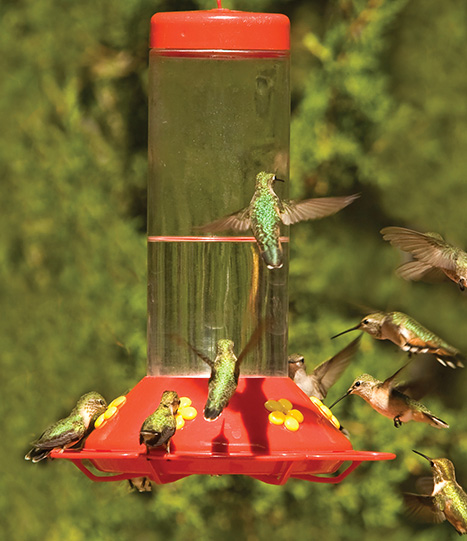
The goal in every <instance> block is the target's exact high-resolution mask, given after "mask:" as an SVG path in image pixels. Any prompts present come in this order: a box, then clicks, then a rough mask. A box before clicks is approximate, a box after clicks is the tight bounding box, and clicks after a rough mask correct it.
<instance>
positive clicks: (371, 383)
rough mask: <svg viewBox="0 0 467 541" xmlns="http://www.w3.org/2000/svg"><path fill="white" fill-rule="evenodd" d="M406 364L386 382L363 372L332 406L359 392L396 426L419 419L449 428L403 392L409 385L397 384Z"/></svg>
mask: <svg viewBox="0 0 467 541" xmlns="http://www.w3.org/2000/svg"><path fill="white" fill-rule="evenodd" d="M404 368H405V366H403V367H402V368H399V370H397V372H395V373H394V374H393V375H392V376H390V377H389V378H387V379H386V380H385V381H384V382H383V381H379V380H377V379H375V378H374V377H373V376H370V375H369V374H362V375H361V376H359V377H358V378H357V379H356V380H355V381H354V382H353V383H352V385H351V386H350V388H349V390H348V391H347V392H346V393H345V395H344V396H341V398H339V399H338V400H336V401H335V402H334V403H333V404H332V405H331V406H330V407H331V408H332V407H333V406H335V405H336V404H337V403H338V402H340V401H341V400H343V399H344V398H345V397H346V396H349V395H350V394H358V395H359V396H361V397H362V398H363V400H365V401H366V402H368V404H370V406H371V407H372V408H373V409H374V410H376V411H377V412H378V413H381V415H384V416H385V417H389V418H390V419H392V420H393V421H394V426H395V427H396V428H399V427H400V426H401V425H402V424H403V423H408V422H409V421H418V422H419V423H428V424H429V425H431V426H434V427H435V428H449V425H448V424H447V423H445V422H444V421H443V420H441V419H439V418H438V417H435V416H434V415H433V414H432V413H431V412H430V411H429V410H428V409H427V408H426V407H425V406H424V405H423V404H421V403H420V402H417V401H416V400H414V399H413V398H410V397H409V396H408V395H406V394H404V393H403V392H402V389H403V388H405V387H407V385H405V386H403V385H396V384H395V378H396V376H397V375H398V374H399V372H400V371H401V370H403V369H404Z"/></svg>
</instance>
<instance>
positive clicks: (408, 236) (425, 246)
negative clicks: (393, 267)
mask: <svg viewBox="0 0 467 541" xmlns="http://www.w3.org/2000/svg"><path fill="white" fill-rule="evenodd" d="M381 234H382V235H383V239H384V240H387V241H389V242H390V243H391V244H392V245H393V246H397V247H398V248H400V249H401V250H403V251H404V252H409V253H410V254H412V255H413V257H415V259H416V260H417V261H410V262H409V263H404V264H403V265H401V266H400V267H399V268H398V269H397V273H398V274H399V275H400V276H401V277H402V278H405V279H406V280H421V279H423V278H427V279H429V280H436V279H437V278H439V277H440V276H441V277H442V276H443V273H444V275H446V276H447V277H448V278H450V279H451V280H452V281H453V282H456V284H457V285H458V286H459V288H460V289H461V291H464V289H465V287H466V285H467V253H466V252H464V251H463V250H461V249H460V248H456V246H453V245H452V244H449V243H448V242H446V241H445V240H444V239H443V237H442V236H441V235H438V233H419V232H418V231H413V230H412V229H406V228H405V227H385V228H384V229H381Z"/></svg>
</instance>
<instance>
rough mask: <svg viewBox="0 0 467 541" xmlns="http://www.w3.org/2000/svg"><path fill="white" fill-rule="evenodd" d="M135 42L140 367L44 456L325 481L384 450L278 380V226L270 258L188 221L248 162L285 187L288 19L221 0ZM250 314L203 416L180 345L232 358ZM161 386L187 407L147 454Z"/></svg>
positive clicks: (115, 469) (130, 473)
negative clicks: (140, 159)
mask: <svg viewBox="0 0 467 541" xmlns="http://www.w3.org/2000/svg"><path fill="white" fill-rule="evenodd" d="M150 46H151V50H150V58H149V186H148V366H147V376H146V377H144V378H143V379H142V380H141V381H140V382H139V383H138V384H137V385H136V386H135V387H134V388H133V389H132V390H131V391H130V392H129V393H128V395H127V396H126V400H125V399H121V400H119V401H118V402H117V403H116V404H115V405H113V406H112V407H111V408H109V410H108V411H107V412H106V415H107V417H108V418H107V420H106V421H105V422H104V423H103V424H102V426H100V427H99V428H96V429H95V430H94V431H93V432H92V433H91V434H90V436H89V437H88V438H87V440H86V442H85V444H84V447H83V448H82V449H67V450H64V451H53V452H52V454H51V456H52V457H53V458H66V459H69V460H71V461H72V462H73V463H74V464H75V465H76V466H77V467H78V468H79V469H80V470H82V471H83V472H84V473H85V474H86V475H87V476H88V477H89V478H91V479H93V480H95V481H117V480H123V479H131V478H135V477H141V476H146V477H148V478H150V479H151V480H153V481H154V482H156V483H159V484H161V483H169V482H173V481H176V480H178V479H181V478H183V477H186V476H189V475H192V474H211V475H222V474H243V475H249V476H251V477H254V478H255V479H259V480H261V481H264V482H266V483H271V484H284V483H285V482H286V481H287V480H288V479H289V478H290V477H292V478H298V479H305V480H308V481H317V482H322V483H338V482H340V481H341V480H342V479H344V478H345V477H346V476H347V475H348V474H349V473H350V472H351V471H352V470H353V469H355V468H356V467H357V466H358V465H359V464H360V463H361V462H363V461H368V460H369V461H375V460H388V459H392V458H394V455H393V454H391V453H377V452H369V451H354V450H353V448H352V445H351V443H350V441H349V440H348V439H347V438H346V437H345V436H344V435H343V434H342V432H341V431H339V430H338V428H337V427H336V426H338V421H337V420H336V419H335V418H334V417H333V416H331V414H330V412H329V410H327V408H326V407H323V406H322V405H320V404H319V403H315V402H312V401H310V399H309V398H308V397H307V396H306V395H305V394H304V393H303V392H302V391H301V390H300V389H299V388H298V387H297V386H296V385H295V383H294V382H293V381H292V380H291V379H289V378H288V377H287V313H288V284H287V281H288V240H289V239H288V227H283V230H282V234H283V236H282V237H281V241H282V247H283V252H284V253H283V265H282V267H281V268H277V269H268V268H267V266H266V265H265V264H264V262H263V261H262V259H261V257H260V254H259V251H258V247H257V245H256V241H255V238H254V237H253V236H252V235H251V234H249V236H238V234H237V233H229V232H226V233H225V235H224V234H223V235H224V236H209V235H208V234H204V233H203V234H200V233H199V229H197V228H201V226H203V225H204V224H207V223H209V222H212V221H213V220H216V219H218V218H220V217H222V216H226V215H229V214H231V213H233V212H235V211H238V210H239V209H242V208H244V207H247V206H248V203H249V202H250V199H251V197H252V194H253V189H254V186H255V177H256V175H257V174H258V173H259V172H261V171H266V172H272V173H274V174H275V175H276V176H277V178H280V179H282V180H284V181H285V182H281V183H278V185H277V184H276V187H275V189H276V193H277V195H278V196H279V197H280V198H281V199H282V198H284V197H285V198H286V197H287V195H288V178H289V175H288V173H289V127H290V88H289V19H288V18H287V17H286V16H285V15H280V14H263V13H247V12H240V11H230V10H228V9H222V8H221V6H220V2H218V9H213V10H208V11H196V12H174V13H157V14H155V15H154V16H153V18H152V20H151V37H150ZM248 233H249V232H248ZM261 321H267V324H266V325H265V330H264V332H263V333H262V334H261V336H260V337H259V339H258V340H257V341H256V343H255V344H254V345H253V349H252V350H251V351H249V352H248V354H246V355H245V360H244V362H243V363H242V366H241V374H240V378H239V382H238V387H237V390H236V392H235V394H234V395H233V397H232V399H231V400H230V403H229V404H228V406H227V407H226V408H225V409H224V410H223V412H222V414H221V415H220V416H219V417H218V418H217V419H216V420H214V421H211V422H209V421H207V420H205V419H204V418H203V415H202V411H203V408H204V404H205V402H206V397H207V392H208V377H209V367H208V366H207V365H206V364H205V363H204V362H203V361H202V360H200V359H199V357H198V356H197V355H196V354H195V353H194V352H193V350H192V349H191V348H190V347H188V346H187V344H190V345H191V346H193V348H196V349H197V350H198V351H201V352H203V353H204V354H205V355H206V356H207V357H211V358H214V351H215V346H216V343H217V341H218V340H220V339H223V338H228V339H230V340H232V341H233V342H234V344H235V347H234V349H235V353H236V354H237V356H238V355H239V354H240V352H241V350H242V347H244V346H245V344H246V343H247V342H248V340H249V339H250V337H251V335H252V334H253V332H254V329H255V328H257V327H258V325H259V323H260V322H261ZM165 390H173V391H176V392H177V393H178V395H179V396H183V397H187V400H188V399H189V402H191V406H190V408H189V410H190V414H189V415H186V416H185V418H186V419H185V424H184V426H183V427H182V428H180V429H178V430H177V431H176V433H175V435H174V436H173V437H172V440H171V444H170V452H166V451H165V449H164V448H155V449H151V450H150V451H148V450H147V449H146V446H145V445H144V444H140V439H139V432H140V428H141V425H142V423H143V422H144V420H145V419H146V418H147V417H148V415H150V414H151V413H152V412H153V411H154V410H155V409H156V407H157V406H158V404H159V400H160V397H161V395H162V393H163V391H165ZM189 402H188V403H189ZM326 410H327V411H326ZM196 412H199V413H198V414H197V415H196ZM323 412H324V413H323ZM112 414H113V416H112ZM291 418H292V420H290V419H291ZM348 462H350V465H349V466H347V468H346V469H344V470H343V471H342V472H340V473H337V472H338V470H339V469H340V468H341V466H342V465H343V464H344V463H348ZM89 463H90V464H92V466H93V471H91V470H90V469H89V467H88V464H89ZM95 470H98V471H99V472H103V474H102V475H101V474H98V473H97V472H96V471H95Z"/></svg>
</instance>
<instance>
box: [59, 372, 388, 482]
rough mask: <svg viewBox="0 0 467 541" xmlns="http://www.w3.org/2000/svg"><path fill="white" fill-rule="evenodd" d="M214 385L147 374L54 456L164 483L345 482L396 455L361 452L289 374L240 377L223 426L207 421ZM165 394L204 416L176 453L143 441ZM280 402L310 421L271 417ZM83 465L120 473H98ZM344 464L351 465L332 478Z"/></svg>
mask: <svg viewBox="0 0 467 541" xmlns="http://www.w3.org/2000/svg"><path fill="white" fill-rule="evenodd" d="M207 388H208V378H206V377H178V376H158V377H156V376H146V377H145V378H143V379H142V380H141V381H140V382H139V383H138V385H136V387H134V389H132V391H131V392H130V393H129V394H128V395H127V401H126V402H125V404H124V405H123V406H122V407H121V409H120V410H119V411H118V413H117V414H116V415H115V416H114V417H112V418H111V419H110V420H108V421H107V422H106V423H105V424H104V425H103V426H102V427H100V428H98V429H96V430H94V431H93V432H92V433H91V434H90V436H89V437H88V438H87V440H86V442H85V445H84V447H83V448H82V449H75V450H73V449H68V450H65V451H53V452H52V454H51V457H52V458H66V459H69V460H71V461H72V462H73V463H74V464H75V465H76V466H77V467H78V468H79V469H80V470H81V471H83V472H84V473H85V474H86V475H87V476H88V477H89V478H90V479H92V480H94V481H119V480H124V479H131V478H134V477H142V476H145V477H148V478H150V479H151V480H152V481H154V482H156V483H158V484H164V483H171V482H173V481H177V480H178V479H181V478H183V477H187V476H188V475H193V474H209V475H225V474H242V475H249V476H251V477H254V478H255V479H259V480H260V481H264V482H266V483H270V484H275V485H282V484H284V483H286V482H287V480H288V479H289V477H293V478H297V479H304V480H307V481H316V482H319V483H339V482H340V481H342V480H343V479H344V478H345V477H347V475H348V474H349V473H350V472H352V471H353V470H354V469H355V468H356V467H357V466H358V465H359V464H360V463H361V462H364V461H368V460H369V461H376V460H391V459H393V458H395V455H394V454H392V453H377V452H370V451H354V450H353V448H352V445H351V443H350V441H349V440H348V439H347V438H346V437H345V436H344V435H343V434H342V433H341V432H340V431H339V430H338V429H336V428H335V427H334V426H333V425H332V424H331V422H330V421H329V420H328V419H327V418H326V417H324V416H323V415H322V413H321V412H320V410H319V409H318V407H317V406H315V404H313V403H312V402H311V401H310V399H309V398H308V397H307V396H306V395H305V394H304V393H303V392H302V391H301V390H300V389H299V388H298V387H297V386H296V385H295V383H294V382H293V381H292V380H291V379H289V378H287V377H268V378H264V377H256V376H250V377H248V376H247V377H240V380H239V383H238V388H237V391H236V392H235V395H234V396H233V397H232V400H231V401H230V403H229V405H228V406H227V408H226V409H225V410H224V411H223V413H222V415H221V416H220V417H219V418H218V419H216V420H215V421H206V420H205V419H204V418H203V409H204V404H205V402H206V397H207ZM165 390H173V391H177V393H178V394H179V396H187V397H189V398H190V399H191V400H192V406H194V407H195V408H196V410H197V411H198V415H197V416H196V418H195V419H193V420H191V421H186V424H185V426H184V427H183V428H181V429H179V430H177V432H176V434H175V435H174V436H173V438H172V440H171V444H170V454H168V453H166V451H165V449H163V448H157V449H153V450H151V451H149V452H147V450H146V446H145V445H142V444H140V443H139V431H140V428H141V425H142V424H143V422H144V420H145V419H146V417H148V416H149V415H150V414H151V413H152V412H153V411H154V410H155V409H156V407H157V406H158V405H159V401H160V398H161V395H162V393H163V391H165ZM280 398H286V399H288V400H290V402H292V404H293V407H294V408H295V409H298V410H300V411H301V412H302V413H303V416H304V421H303V423H301V424H300V428H299V429H298V430H297V431H296V432H291V431H289V430H287V429H286V428H285V427H284V426H283V425H280V426H278V425H273V424H271V423H270V422H269V420H268V415H269V412H268V411H267V410H266V408H265V407H264V403H265V402H266V401H267V400H278V399H280ZM83 460H89V461H90V462H91V464H92V465H93V466H94V468H96V469H97V470H100V471H101V472H107V473H114V474H116V475H110V476H108V475H104V476H99V475H95V474H93V473H92V472H91V471H90V470H89V469H88V468H87V467H86V466H85V464H84V463H83ZM344 462H350V465H349V466H348V467H347V468H346V469H345V470H344V471H342V472H341V473H340V474H337V475H332V474H335V473H336V472H337V470H338V469H339V468H340V467H341V466H342V464H343V463H344ZM322 474H327V475H326V476H321V475H322Z"/></svg>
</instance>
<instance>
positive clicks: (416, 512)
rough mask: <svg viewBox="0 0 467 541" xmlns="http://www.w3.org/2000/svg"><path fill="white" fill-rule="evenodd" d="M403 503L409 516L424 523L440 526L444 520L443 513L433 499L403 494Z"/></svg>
mask: <svg viewBox="0 0 467 541" xmlns="http://www.w3.org/2000/svg"><path fill="white" fill-rule="evenodd" d="M404 501H405V505H406V506H407V509H408V511H409V514H410V515H412V516H414V517H417V518H420V519H422V520H424V521H426V522H433V523H435V524H440V523H441V522H444V521H445V520H446V516H445V515H444V513H443V512H442V511H441V510H440V509H439V508H438V506H437V504H436V500H435V498H433V497H432V496H422V495H421V494H411V493H408V492H406V493H404Z"/></svg>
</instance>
